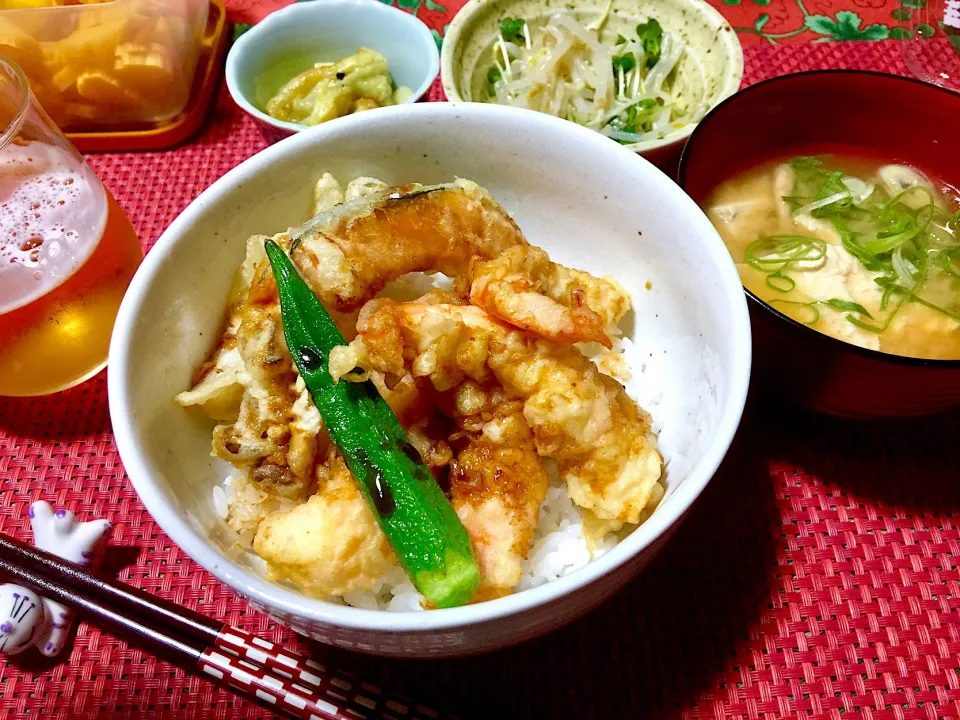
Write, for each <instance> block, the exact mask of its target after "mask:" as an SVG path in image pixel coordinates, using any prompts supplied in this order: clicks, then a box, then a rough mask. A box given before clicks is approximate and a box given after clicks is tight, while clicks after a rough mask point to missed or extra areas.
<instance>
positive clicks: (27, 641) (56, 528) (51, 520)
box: [0, 500, 110, 657]
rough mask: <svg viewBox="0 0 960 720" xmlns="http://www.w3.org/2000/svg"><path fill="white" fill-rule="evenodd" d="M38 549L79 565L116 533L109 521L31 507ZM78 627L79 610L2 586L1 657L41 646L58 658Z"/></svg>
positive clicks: (46, 506) (86, 562) (44, 506)
mask: <svg viewBox="0 0 960 720" xmlns="http://www.w3.org/2000/svg"><path fill="white" fill-rule="evenodd" d="M30 526H31V527H32V528H33V544H34V545H36V546H37V547H38V548H40V549H41V550H45V551H46V552H48V553H52V554H53V555H57V556H59V557H62V558H63V559H64V560H68V561H70V562H73V563H77V564H78V565H89V564H90V563H91V562H92V561H94V560H95V550H96V548H97V545H98V544H99V543H100V541H101V539H103V537H104V535H106V533H107V531H108V530H109V529H110V523H109V522H107V521H106V520H91V521H90V522H84V523H82V522H79V521H78V520H77V518H76V517H74V515H73V513H72V512H70V511H69V510H57V511H56V512H54V511H53V508H52V507H50V504H49V503H46V502H44V501H42V500H41V501H39V502H35V503H34V504H33V505H31V506H30ZM72 622H73V611H72V610H69V609H68V608H65V607H63V606H62V605H60V604H59V603H55V602H53V601H52V600H47V599H45V598H41V597H39V596H38V595H37V594H36V593H35V592H33V591H32V590H28V589H26V588H24V587H21V586H19V585H14V584H12V583H7V584H4V585H0V652H4V653H6V654H7V655H16V654H17V653H21V652H23V651H24V650H27V649H28V648H31V647H36V648H37V649H39V650H40V652H42V653H43V654H44V655H47V656H48V657H53V656H55V655H57V654H58V653H59V652H60V651H61V650H62V649H63V646H64V644H65V643H66V640H67V633H68V632H69V631H70V625H71V623H72Z"/></svg>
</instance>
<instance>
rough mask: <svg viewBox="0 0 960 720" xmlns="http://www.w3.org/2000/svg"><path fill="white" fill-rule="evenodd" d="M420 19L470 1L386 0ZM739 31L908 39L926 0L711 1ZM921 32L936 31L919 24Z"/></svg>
mask: <svg viewBox="0 0 960 720" xmlns="http://www.w3.org/2000/svg"><path fill="white" fill-rule="evenodd" d="M292 1H293V0H228V1H227V5H228V6H229V8H230V13H231V17H232V19H234V20H235V21H236V22H239V23H253V22H256V21H258V20H260V19H261V18H263V17H264V16H265V15H267V14H268V13H269V12H271V11H272V10H275V9H277V8H279V7H283V6H284V5H289V4H290V3H291V2H292ZM387 1H389V4H391V5H395V6H396V7H399V8H402V9H404V10H407V11H409V12H412V13H413V14H414V15H416V16H417V17H419V18H420V19H421V20H423V21H424V23H426V25H427V26H428V27H429V28H430V29H431V30H433V33H434V36H435V37H436V38H437V42H438V43H440V42H442V38H443V34H444V32H445V31H446V28H447V25H448V24H449V23H450V20H451V19H452V18H453V16H454V15H455V14H456V13H457V11H458V10H459V9H460V8H462V7H463V6H464V5H465V4H466V0H384V2H387ZM709 2H710V4H711V5H713V6H714V7H716V8H717V9H718V10H719V11H720V12H721V13H723V15H724V17H726V18H727V20H729V21H730V24H731V25H733V27H734V28H735V29H736V30H737V33H738V34H739V35H740V42H741V43H743V46H744V47H749V46H751V45H754V44H757V43H762V42H768V43H772V44H779V43H794V42H834V41H840V40H887V39H902V38H904V37H909V31H907V29H906V27H904V24H905V23H906V22H907V21H909V20H910V18H911V16H912V14H913V13H914V12H915V11H917V10H921V9H922V8H923V7H924V6H925V5H926V2H927V0H902V2H901V0H709ZM918 32H921V33H929V34H933V33H936V32H938V31H937V29H936V28H935V27H934V26H932V25H921V26H919V28H918Z"/></svg>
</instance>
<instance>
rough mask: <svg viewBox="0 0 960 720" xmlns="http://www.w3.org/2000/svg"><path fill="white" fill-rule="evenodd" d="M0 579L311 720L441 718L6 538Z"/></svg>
mask: <svg viewBox="0 0 960 720" xmlns="http://www.w3.org/2000/svg"><path fill="white" fill-rule="evenodd" d="M0 576H2V577H4V578H6V579H8V580H11V581H13V582H16V583H19V584H22V585H24V586H26V587H29V588H30V589H32V590H34V591H35V592H37V593H38V594H39V595H41V596H42V597H45V598H48V599H49V600H53V601H55V602H58V603H61V604H62V605H65V606H67V607H70V608H73V609H74V610H77V611H78V612H80V613H83V614H84V615H85V616H86V617H87V618H89V619H90V620H91V621H93V622H94V624H97V625H99V626H100V627H102V628H103V629H105V630H108V631H110V632H112V633H115V634H116V635H118V636H121V637H125V638H127V639H129V640H131V641H132V642H133V643H134V644H136V645H139V646H141V647H143V648H144V649H146V650H149V651H150V652H151V653H153V654H155V655H156V656H158V657H160V658H163V659H165V660H168V661H169V662H171V663H172V664H174V665H177V666H178V667H180V668H182V669H183V670H185V671H186V672H188V673H193V674H198V675H202V676H203V677H206V678H207V679H209V680H211V681H213V682H216V683H217V684H219V685H221V686H224V687H227V688H229V689H231V690H234V691H236V692H239V693H240V694H243V695H245V696H246V697H248V698H250V699H252V700H254V701H255V702H259V703H261V704H262V705H265V706H267V707H269V708H270V709H271V710H274V711H278V712H284V713H286V714H287V715H290V716H291V717H295V718H303V719H304V720H311V718H316V719H318V720H361V719H362V718H366V719H367V720H373V719H374V718H381V717H383V718H388V719H389V718H397V719H398V720H400V719H402V720H441V719H442V718H447V719H449V716H441V715H440V714H439V713H437V712H436V711H434V710H431V709H429V708H425V707H423V706H422V705H418V704H415V703H412V702H410V701H409V700H407V699H405V698H401V697H397V696H391V695H388V694H386V693H384V692H383V691H382V690H380V689H379V688H377V687H375V686H373V685H371V684H369V683H365V682H361V681H360V680H358V679H357V678H354V677H353V676H351V675H349V674H346V673H343V672H340V671H338V670H336V669H333V668H327V667H325V666H324V665H321V664H320V663H317V662H314V661H313V660H310V659H308V658H306V657H304V656H303V655H300V654H298V653H295V652H293V651H291V650H287V649H286V648H282V647H278V646H277V645H275V644H274V643H271V642H268V641H266V640H263V639H262V638H259V637H255V636H253V635H251V634H250V633H247V632H245V631H243V630H239V629H237V628H233V627H230V626H229V625H224V624H222V623H219V622H217V621H216V620H213V619H212V618H208V617H206V616H204V615H202V614H200V613H198V612H194V611H193V610H189V609H188V608H184V607H181V606H178V605H175V604H173V603H171V602H169V601H166V600H162V599H160V598H157V597H154V596H152V595H150V594H149V593H146V592H144V591H143V590H140V589H138V588H134V587H131V586H129V585H126V584H124V583H121V582H120V581H118V580H114V579H111V578H107V577H103V576H98V575H94V574H92V573H90V572H89V571H88V570H86V569H84V568H83V567H81V566H79V565H75V564H73V563H69V562H67V561H65V560H63V559H61V558H59V557H56V556H55V555H51V554H50V553H47V552H44V551H42V550H39V549H37V548H35V547H32V546H30V545H27V544H25V543H22V542H20V541H19V540H16V539H14V538H12V537H10V536H8V535H4V534H2V533H0Z"/></svg>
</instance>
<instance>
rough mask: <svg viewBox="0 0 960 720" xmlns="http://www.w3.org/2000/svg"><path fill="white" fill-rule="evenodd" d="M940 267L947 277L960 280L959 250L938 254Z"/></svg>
mask: <svg viewBox="0 0 960 720" xmlns="http://www.w3.org/2000/svg"><path fill="white" fill-rule="evenodd" d="M940 265H941V267H942V268H943V271H944V272H945V273H947V275H950V276H952V277H955V278H960V248H956V249H954V250H947V251H944V252H942V253H940Z"/></svg>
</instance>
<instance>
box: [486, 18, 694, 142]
mask: <svg viewBox="0 0 960 720" xmlns="http://www.w3.org/2000/svg"><path fill="white" fill-rule="evenodd" d="M609 12H610V7H609V6H608V7H607V10H606V12H605V13H604V15H603V16H602V17H601V18H600V19H599V21H595V22H593V23H590V24H587V25H583V24H581V23H580V22H578V21H577V20H576V19H574V18H573V17H571V16H570V15H567V14H559V13H558V14H556V15H553V16H552V17H550V18H549V19H548V20H547V21H546V23H543V24H537V25H531V24H530V23H528V22H527V21H526V20H524V19H522V18H509V17H508V18H505V19H504V20H503V21H502V22H501V23H500V28H499V32H498V33H497V38H496V41H495V44H494V47H493V63H492V64H491V65H490V67H489V69H488V70H487V74H486V78H485V79H486V88H485V89H486V94H487V98H488V100H489V101H490V102H496V103H498V104H501V105H512V106H514V107H521V108H525V109H528V110H537V111H539V112H543V113H547V114H550V115H556V116H557V117H561V118H564V119H566V120H570V121H572V122H575V123H578V124H580V125H584V126H585V127H588V128H590V129H592V130H596V131H598V132H600V133H602V134H603V135H606V136H607V137H609V138H612V139H613V140H616V141H617V142H620V143H623V144H634V143H640V142H644V141H647V140H653V139H659V138H662V137H663V136H664V135H665V134H666V133H667V132H669V131H670V130H671V129H673V128H676V127H681V126H683V125H687V124H689V123H694V122H697V121H699V120H700V119H701V118H702V117H703V116H704V115H705V114H706V112H707V105H706V102H705V98H700V99H699V100H698V101H696V102H694V103H692V107H684V106H682V105H681V104H680V103H679V102H678V101H677V99H676V98H675V97H674V95H673V94H672V93H671V91H670V90H671V85H672V83H671V81H670V78H671V75H672V74H673V73H674V71H675V69H676V67H677V64H678V63H679V62H680V59H681V57H682V56H683V53H684V51H685V49H686V45H685V43H684V42H683V40H682V39H681V38H680V37H679V36H677V35H676V34H674V33H671V32H666V31H664V30H663V28H662V27H661V26H660V23H659V22H657V20H656V19H655V18H650V19H649V20H647V21H646V22H644V23H640V24H639V25H637V26H636V28H635V30H634V31H633V32H629V33H628V34H627V35H623V34H619V35H617V36H616V39H615V40H614V39H612V38H611V39H610V40H609V41H607V40H602V39H601V28H602V27H603V25H604V24H605V22H606V20H607V17H608V15H609Z"/></svg>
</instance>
